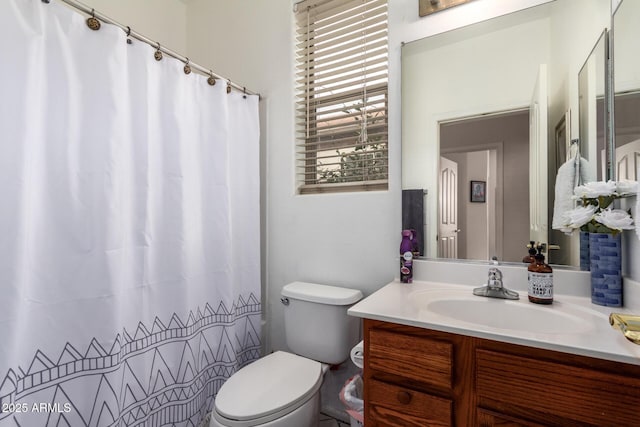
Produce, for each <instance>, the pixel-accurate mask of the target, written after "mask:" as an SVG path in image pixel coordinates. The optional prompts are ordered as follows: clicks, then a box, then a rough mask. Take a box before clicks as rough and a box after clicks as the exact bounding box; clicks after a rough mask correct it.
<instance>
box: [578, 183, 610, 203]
mask: <svg viewBox="0 0 640 427" xmlns="http://www.w3.org/2000/svg"><path fill="white" fill-rule="evenodd" d="M615 191H616V182H615V181H607V182H604V181H592V182H587V183H586V184H584V185H579V186H577V187H576V188H575V189H574V190H573V194H575V195H576V197H577V198H580V199H581V198H583V197H586V198H587V199H597V198H598V197H600V196H611V195H612V194H613V193H615Z"/></svg>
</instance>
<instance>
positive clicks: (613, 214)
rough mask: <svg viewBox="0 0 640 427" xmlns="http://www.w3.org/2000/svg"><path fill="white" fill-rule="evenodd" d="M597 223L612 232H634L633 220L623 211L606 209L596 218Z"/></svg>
mask: <svg viewBox="0 0 640 427" xmlns="http://www.w3.org/2000/svg"><path fill="white" fill-rule="evenodd" d="M595 219H596V221H598V222H599V223H600V224H603V225H605V226H606V227H609V228H610V229H612V230H632V229H633V228H635V227H634V226H633V218H631V215H629V213H628V212H627V211H624V210H622V209H605V210H603V211H602V212H600V213H599V214H597V215H596V216H595Z"/></svg>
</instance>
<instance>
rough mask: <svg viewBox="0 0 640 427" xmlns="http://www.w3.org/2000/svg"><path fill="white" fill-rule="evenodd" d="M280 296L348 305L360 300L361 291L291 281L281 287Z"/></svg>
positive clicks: (320, 302)
mask: <svg viewBox="0 0 640 427" xmlns="http://www.w3.org/2000/svg"><path fill="white" fill-rule="evenodd" d="M282 296H284V297H288V298H294V299H298V300H302V301H309V302H315V303H319V304H328V305H348V304H353V303H355V302H358V301H360V300H361V299H362V292H360V291H359V290H357V289H350V288H341V287H339V286H329V285H319V284H317V283H307V282H293V283H289V284H288V285H285V286H284V287H283V288H282Z"/></svg>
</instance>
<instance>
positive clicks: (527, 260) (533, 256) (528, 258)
mask: <svg viewBox="0 0 640 427" xmlns="http://www.w3.org/2000/svg"><path fill="white" fill-rule="evenodd" d="M527 248H529V255H527V256H526V257H524V258H522V262H524V263H525V264H531V263H532V262H535V261H536V242H534V241H533V240H531V241H530V242H529V244H528V245H527Z"/></svg>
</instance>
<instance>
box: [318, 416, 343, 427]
mask: <svg viewBox="0 0 640 427" xmlns="http://www.w3.org/2000/svg"><path fill="white" fill-rule="evenodd" d="M350 426H351V424H350V423H345V422H344V421H341V420H336V419H335V418H332V417H330V416H329V415H325V414H320V424H319V425H318V427H350Z"/></svg>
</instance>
